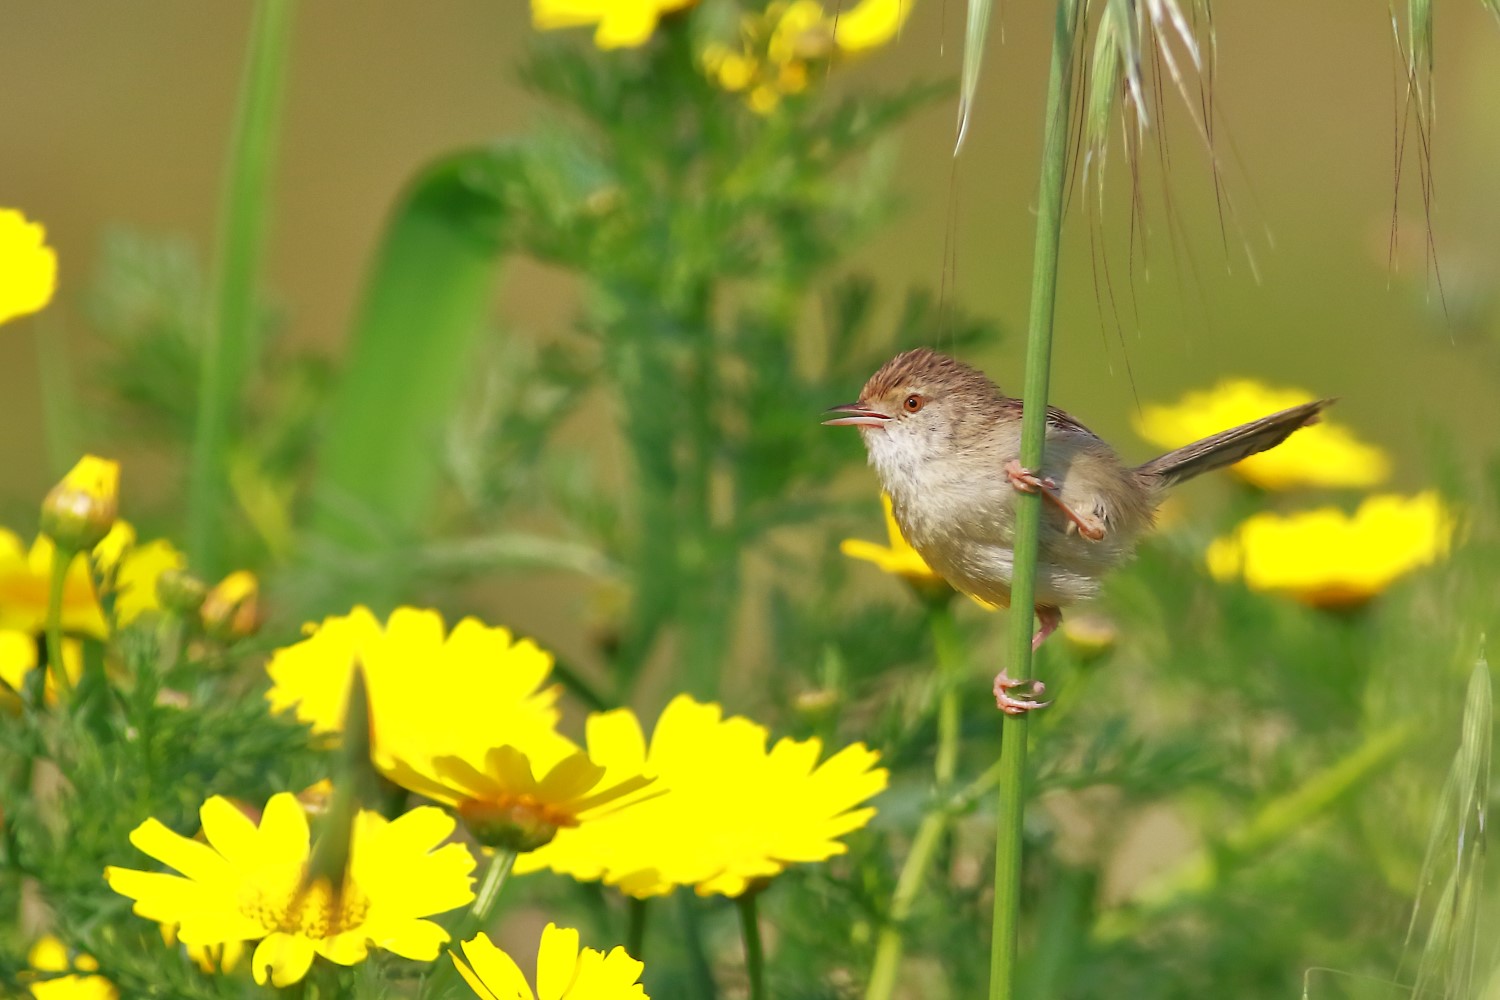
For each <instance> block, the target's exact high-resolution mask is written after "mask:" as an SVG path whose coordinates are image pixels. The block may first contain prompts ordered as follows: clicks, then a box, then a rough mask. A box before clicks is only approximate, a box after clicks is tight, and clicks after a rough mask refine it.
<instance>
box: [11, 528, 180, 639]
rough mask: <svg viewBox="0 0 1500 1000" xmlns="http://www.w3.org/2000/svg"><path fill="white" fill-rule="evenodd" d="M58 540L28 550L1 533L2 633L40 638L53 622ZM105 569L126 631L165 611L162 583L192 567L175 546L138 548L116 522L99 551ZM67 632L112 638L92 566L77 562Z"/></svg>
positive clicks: (68, 596)
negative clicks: (50, 598) (51, 589)
mask: <svg viewBox="0 0 1500 1000" xmlns="http://www.w3.org/2000/svg"><path fill="white" fill-rule="evenodd" d="M52 551H53V545H52V540H51V539H50V538H48V537H47V536H46V535H38V536H37V538H36V540H35V541H34V542H32V544H31V547H30V548H29V549H28V548H25V547H24V546H23V545H22V544H21V539H20V538H18V537H17V536H16V535H15V534H14V533H12V532H10V531H6V530H5V529H3V528H0V629H15V630H18V631H22V632H31V633H40V632H41V631H42V627H43V625H44V624H45V623H46V620H47V587H48V584H49V582H50V581H51V579H52ZM93 555H94V558H95V559H96V560H97V561H98V562H99V565H100V568H101V569H102V570H104V571H105V572H106V574H108V575H110V576H112V577H113V579H114V595H115V616H116V618H117V619H118V621H119V623H120V625H121V626H125V625H128V624H130V623H131V622H133V621H135V619H136V618H138V617H140V615H141V614H142V613H144V612H146V611H151V610H155V609H156V608H158V607H160V603H159V602H158V601H157V597H156V581H157V578H158V577H160V576H161V574H162V573H164V572H166V571H167V570H169V569H180V568H182V567H183V566H184V565H186V560H185V559H184V558H183V555H182V553H180V552H178V551H177V550H176V549H174V548H173V547H172V545H171V543H170V542H167V541H163V540H157V541H152V542H147V543H145V544H144V545H137V544H136V535H135V529H134V528H133V527H131V526H130V524H129V523H127V522H125V521H116V522H115V526H114V527H113V528H111V529H110V532H109V534H108V535H105V536H104V540H103V541H101V542H100V543H99V544H98V545H96V546H94V552H93ZM62 627H63V631H64V632H68V633H71V634H75V635H85V636H89V637H91V638H95V639H102V638H104V636H105V635H106V634H107V629H106V627H105V623H104V613H103V611H102V610H101V609H100V607H99V602H98V601H97V600H96V599H95V597H94V586H93V583H92V582H91V581H90V580H89V567H88V562H87V560H85V559H83V558H81V557H80V558H77V559H75V560H74V561H73V562H72V564H71V565H69V567H68V575H67V578H66V579H65V580H64V583H63V605H62Z"/></svg>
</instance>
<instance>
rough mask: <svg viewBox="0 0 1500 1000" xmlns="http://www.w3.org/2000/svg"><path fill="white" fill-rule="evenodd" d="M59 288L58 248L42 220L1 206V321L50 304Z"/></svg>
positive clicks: (6, 320)
mask: <svg viewBox="0 0 1500 1000" xmlns="http://www.w3.org/2000/svg"><path fill="white" fill-rule="evenodd" d="M56 291H57V252H56V251H55V250H53V249H52V248H51V247H49V246H47V231H46V230H45V229H43V228H42V224H41V223H40V222H27V221H26V216H24V215H22V214H21V213H20V212H18V211H16V210H15V209H13V208H0V323H5V322H8V321H9V320H13V319H15V318H16V317H17V316H25V315H27V314H28V313H34V312H38V311H40V310H42V309H44V308H46V306H47V303H49V302H51V301H52V295H53V293H54V292H56Z"/></svg>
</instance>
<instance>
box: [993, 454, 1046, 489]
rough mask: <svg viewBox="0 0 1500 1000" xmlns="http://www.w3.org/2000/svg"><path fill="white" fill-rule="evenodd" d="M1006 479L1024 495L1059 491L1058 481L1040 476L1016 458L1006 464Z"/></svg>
mask: <svg viewBox="0 0 1500 1000" xmlns="http://www.w3.org/2000/svg"><path fill="white" fill-rule="evenodd" d="M1005 477H1006V478H1007V479H1009V480H1010V484H1011V485H1012V486H1014V487H1015V488H1016V489H1018V490H1020V491H1021V492H1022V493H1045V492H1047V491H1049V490H1055V489H1057V481H1056V480H1053V479H1047V478H1044V477H1042V476H1038V475H1037V474H1036V473H1035V472H1033V471H1032V470H1030V469H1028V468H1026V467H1025V466H1023V465H1022V464H1021V463H1020V461H1019V460H1018V459H1014V458H1013V459H1011V460H1010V461H1009V462H1006V463H1005Z"/></svg>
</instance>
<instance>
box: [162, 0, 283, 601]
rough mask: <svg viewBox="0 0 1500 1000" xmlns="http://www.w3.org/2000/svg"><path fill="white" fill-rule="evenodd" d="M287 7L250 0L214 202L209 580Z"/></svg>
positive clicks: (203, 559) (247, 348) (257, 259)
mask: <svg viewBox="0 0 1500 1000" xmlns="http://www.w3.org/2000/svg"><path fill="white" fill-rule="evenodd" d="M292 8H293V3H292V0H261V2H260V3H258V4H256V7H255V19H254V24H253V26H252V28H251V37H250V49H249V54H248V56H247V58H246V63H245V77H244V80H243V82H242V85H241V88H240V98H239V109H238V111H237V113H236V117H235V125H234V137H233V140H232V141H231V145H230V157H229V176H228V180H227V184H226V187H225V191H224V203H223V205H222V207H221V210H220V217H219V246H218V254H217V257H216V259H215V273H214V283H213V292H212V298H211V306H210V313H209V316H208V322H207V323H206V324H205V327H204V330H203V340H202V345H203V346H202V351H203V359H202V366H201V369H200V374H199V380H198V414H197V421H196V425H195V427H194V431H193V454H192V460H191V466H190V467H189V470H188V552H189V555H190V557H191V561H192V565H193V569H194V570H195V571H196V572H198V573H199V574H200V575H202V576H204V577H206V578H208V579H210V580H212V579H216V578H217V577H218V576H219V575H220V574H221V573H222V572H223V569H224V567H223V566H222V565H220V561H221V549H222V546H221V544H220V543H221V542H222V540H223V538H224V535H225V530H224V529H225V523H224V515H225V508H226V506H227V503H228V497H229V450H230V441H231V437H232V431H233V428H234V424H235V421H236V419H237V418H238V416H239V408H240V402H241V398H242V396H243V394H244V386H245V382H246V380H247V379H248V378H249V377H250V374H251V373H252V372H253V371H254V369H255V364H256V360H257V354H258V353H259V347H260V345H259V329H258V322H257V305H258V299H257V288H258V285H259V282H260V265H261V258H262V256H263V255H264V250H265V242H266V230H267V224H268V221H269V206H270V199H271V174H272V170H273V168H274V166H275V160H276V137H277V132H278V124H279V122H280V118H281V103H282V93H283V91H284V89H285V82H286V68H287V64H288V62H289V59H290V49H291V29H292Z"/></svg>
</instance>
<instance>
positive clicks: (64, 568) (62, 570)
mask: <svg viewBox="0 0 1500 1000" xmlns="http://www.w3.org/2000/svg"><path fill="white" fill-rule="evenodd" d="M76 555H78V553H77V551H76V550H74V549H72V548H68V547H66V546H64V545H62V544H60V543H58V542H53V545H52V579H51V581H50V582H49V583H48V585H47V628H46V635H47V669H48V670H49V671H51V673H52V676H53V677H54V678H56V682H57V694H58V700H59V701H63V702H67V701H71V700H72V698H73V678H71V677H69V676H68V666H67V664H66V663H64V662H63V651H62V606H63V589H64V586H65V585H66V584H67V582H68V567H69V566H71V565H72V564H73V558H74V556H76ZM46 680H47V679H46V677H45V676H44V677H43V678H42V692H43V698H44V699H45V697H46V690H47V686H46ZM44 703H45V701H44Z"/></svg>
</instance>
